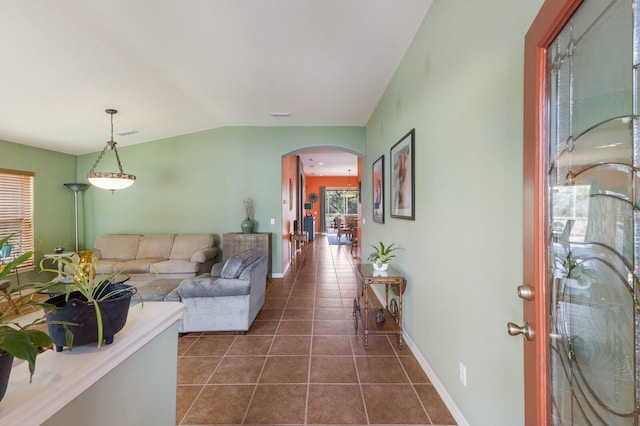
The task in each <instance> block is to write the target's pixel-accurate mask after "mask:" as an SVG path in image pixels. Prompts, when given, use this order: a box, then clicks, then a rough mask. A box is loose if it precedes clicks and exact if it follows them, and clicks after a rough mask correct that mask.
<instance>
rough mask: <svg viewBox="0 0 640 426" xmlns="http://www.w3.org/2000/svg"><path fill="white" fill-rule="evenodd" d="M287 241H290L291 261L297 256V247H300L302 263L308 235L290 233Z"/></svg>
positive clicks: (304, 233)
mask: <svg viewBox="0 0 640 426" xmlns="http://www.w3.org/2000/svg"><path fill="white" fill-rule="evenodd" d="M289 240H290V241H291V259H295V258H296V257H297V256H298V254H297V253H298V246H299V247H300V251H301V252H302V253H301V256H302V261H304V259H305V257H304V250H305V248H306V246H307V243H308V242H309V233H308V232H301V233H298V234H295V233H293V232H292V233H290V234H289Z"/></svg>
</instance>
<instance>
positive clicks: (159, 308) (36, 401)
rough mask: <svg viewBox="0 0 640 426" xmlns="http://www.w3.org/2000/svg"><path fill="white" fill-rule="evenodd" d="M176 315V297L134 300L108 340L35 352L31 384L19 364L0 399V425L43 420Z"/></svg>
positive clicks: (178, 308) (179, 312) (179, 310)
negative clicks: (158, 300)
mask: <svg viewBox="0 0 640 426" xmlns="http://www.w3.org/2000/svg"><path fill="white" fill-rule="evenodd" d="M181 317H182V304H181V303H179V302H147V303H144V305H140V304H139V305H135V306H133V307H131V308H130V309H129V316H128V317H127V323H126V325H125V326H124V328H123V329H122V330H121V331H120V332H118V333H117V334H116V335H115V337H114V341H113V343H112V344H110V345H104V344H103V345H102V347H101V348H98V347H97V346H96V345H95V344H89V345H84V346H76V347H74V348H73V350H72V351H69V350H66V349H65V350H64V351H63V352H56V351H55V350H48V351H45V352H44V353H42V354H40V355H38V358H37V360H36V370H35V374H34V375H33V382H32V383H31V384H30V383H29V367H28V365H27V363H26V362H22V363H20V364H19V365H17V366H15V367H14V368H13V370H12V371H11V377H10V378H9V386H8V388H7V393H6V395H5V396H4V398H3V399H2V401H0V425H30V424H40V423H43V422H44V421H46V420H47V419H49V418H50V417H51V416H53V415H54V414H55V413H57V412H58V411H60V410H61V409H62V408H63V407H64V406H66V405H67V404H68V403H69V402H71V401H72V400H73V399H75V398H76V397H77V396H78V395H80V394H81V393H82V392H84V391H85V390H87V389H88V388H89V387H90V386H92V385H93V384H94V383H96V382H97V381H98V380H99V379H101V378H102V377H103V376H104V375H105V374H107V373H109V372H110V371H111V370H113V369H114V368H115V367H117V366H118V365H119V364H120V363H121V362H122V361H124V360H125V359H127V358H128V357H129V356H131V355H132V354H133V353H135V352H136V351H137V350H139V349H140V348H141V347H143V346H144V345H145V344H147V343H148V342H149V341H151V340H152V339H153V338H154V337H155V336H157V335H158V334H159V333H161V332H162V331H164V330H166V329H167V328H168V327H170V326H171V325H172V324H174V323H175V322H176V321H178V320H179V319H180V318H181Z"/></svg>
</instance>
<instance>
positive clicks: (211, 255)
mask: <svg viewBox="0 0 640 426" xmlns="http://www.w3.org/2000/svg"><path fill="white" fill-rule="evenodd" d="M217 255H218V248H217V247H207V248H203V249H200V250H198V251H197V252H195V253H193V256H191V261H192V262H194V263H206V262H208V261H210V260H213V259H215V258H216V256H217Z"/></svg>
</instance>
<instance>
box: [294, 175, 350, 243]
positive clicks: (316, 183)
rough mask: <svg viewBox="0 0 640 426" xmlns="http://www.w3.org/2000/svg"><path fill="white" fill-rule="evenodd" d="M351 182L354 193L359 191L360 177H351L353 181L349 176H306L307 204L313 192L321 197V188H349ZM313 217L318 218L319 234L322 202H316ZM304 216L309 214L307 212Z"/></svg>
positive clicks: (317, 227)
mask: <svg viewBox="0 0 640 426" xmlns="http://www.w3.org/2000/svg"><path fill="white" fill-rule="evenodd" d="M349 182H351V188H353V190H354V191H357V190H358V182H360V176H359V175H358V176H355V175H354V176H351V180H349V177H348V176H306V177H305V194H306V195H305V200H304V202H305V203H308V202H309V200H308V198H307V197H308V196H309V194H311V193H312V192H315V193H316V194H318V196H319V195H320V187H321V186H326V187H328V188H347V186H348V184H349ZM311 212H312V213H313V215H314V216H315V218H316V227H315V228H316V229H315V231H316V232H318V229H319V228H320V201H319V200H318V202H316V203H315V204H314V206H313V209H312V210H311ZM304 214H307V212H306V211H305V212H304Z"/></svg>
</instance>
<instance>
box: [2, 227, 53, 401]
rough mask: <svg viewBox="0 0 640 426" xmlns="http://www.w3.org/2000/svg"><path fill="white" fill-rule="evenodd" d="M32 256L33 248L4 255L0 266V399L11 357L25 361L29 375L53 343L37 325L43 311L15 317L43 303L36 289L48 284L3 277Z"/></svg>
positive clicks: (5, 242) (41, 305)
mask: <svg viewBox="0 0 640 426" xmlns="http://www.w3.org/2000/svg"><path fill="white" fill-rule="evenodd" d="M13 235H14V234H12V235H9V236H8V237H4V238H2V239H0V247H1V246H6V245H8V244H7V243H8V241H9V239H10V238H11V237H13ZM31 256H33V252H27V253H24V254H21V255H20V256H17V257H16V258H15V259H13V260H11V261H8V260H7V259H6V257H5V258H3V259H2V267H1V268H0V306H1V308H0V399H2V397H4V394H5V391H6V389H7V383H8V381H9V374H10V373H11V367H12V364H13V359H14V358H19V359H23V360H25V361H27V362H28V364H29V376H30V378H31V377H33V373H34V371H35V368H36V357H37V356H38V354H39V353H40V351H41V350H42V349H46V348H49V347H51V343H52V342H51V338H50V337H49V335H48V334H47V333H45V332H44V331H41V330H39V329H37V327H38V326H41V325H43V324H45V323H46V320H45V315H44V314H43V315H42V316H39V317H37V318H36V319H34V320H33V321H31V322H28V323H21V322H19V321H18V320H17V318H18V317H19V316H20V315H21V314H22V313H24V309H25V308H26V309H29V308H37V309H39V308H41V307H43V306H44V303H42V302H40V301H38V299H37V297H35V296H36V295H37V294H38V293H37V292H38V291H41V290H43V289H45V288H46V287H47V284H43V283H36V282H31V283H28V284H23V285H15V286H12V285H11V283H10V282H9V280H7V279H5V277H6V276H7V275H8V274H9V273H10V272H11V271H13V270H15V268H16V267H17V266H19V265H21V264H23V263H24V262H25V261H27V260H28V259H30V258H31Z"/></svg>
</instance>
